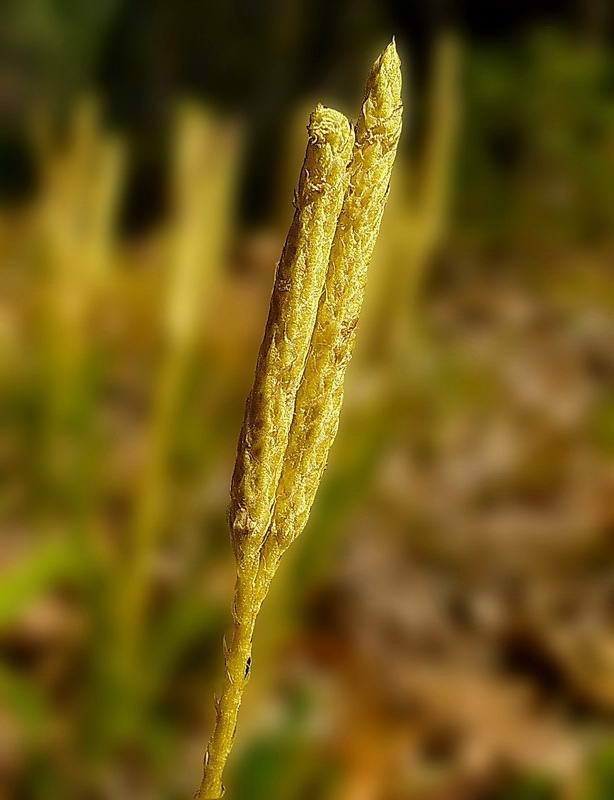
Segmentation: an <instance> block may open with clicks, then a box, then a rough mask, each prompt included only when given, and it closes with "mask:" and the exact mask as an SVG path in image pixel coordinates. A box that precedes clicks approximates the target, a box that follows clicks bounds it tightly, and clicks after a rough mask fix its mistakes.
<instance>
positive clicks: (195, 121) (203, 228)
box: [118, 105, 240, 670]
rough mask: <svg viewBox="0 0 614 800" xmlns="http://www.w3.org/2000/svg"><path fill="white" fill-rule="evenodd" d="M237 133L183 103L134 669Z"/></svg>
mask: <svg viewBox="0 0 614 800" xmlns="http://www.w3.org/2000/svg"><path fill="white" fill-rule="evenodd" d="M239 146H240V136H239V131H238V130H237V129H235V128H234V127H232V126H230V125H228V124H221V123H220V122H219V121H217V120H214V119H212V118H210V117H209V115H208V114H206V113H205V112H204V111H202V110H200V109H198V108H196V107H194V106H191V105H186V106H183V107H182V108H181V109H180V112H179V114H178V118H177V130H176V140H175V154H174V156H175V157H174V163H173V175H172V198H173V219H172V223H171V226H170V230H169V271H168V286H167V292H166V295H165V296H166V298H167V303H166V305H165V307H164V315H163V319H162V324H163V347H162V352H161V360H160V366H159V372H158V374H157V377H156V383H155V387H154V398H153V408H152V414H151V419H150V424H149V429H148V434H147V437H146V441H147V454H146V462H145V467H144V470H143V475H142V479H141V482H140V484H139V487H138V491H137V497H136V507H135V515H134V527H133V531H132V542H131V544H132V553H131V558H130V559H129V564H127V565H126V569H125V586H124V589H125V591H124V593H123V595H122V597H121V598H120V600H121V603H120V606H121V607H120V608H119V609H118V613H119V614H120V615H121V620H120V627H121V629H122V631H123V633H122V639H123V641H122V642H121V643H120V647H121V649H122V650H123V653H122V654H121V657H122V658H123V659H124V660H125V661H126V662H127V663H125V664H124V665H123V669H127V670H130V669H132V670H134V667H135V663H134V653H135V651H136V650H137V649H138V646H139V640H140V635H141V633H142V630H143V626H144V615H145V610H146V604H147V598H148V587H149V584H150V577H151V566H152V561H153V559H154V558H155V549H156V545H157V543H158V542H159V538H160V535H161V532H162V528H163V522H164V512H165V509H166V501H167V493H166V486H167V485H168V480H167V477H168V476H167V470H168V466H169V464H168V460H169V453H170V449H171V446H172V439H173V431H174V429H175V419H176V415H177V410H178V407H179V404H180V399H181V394H182V390H183V387H184V384H185V380H186V374H187V371H188V369H189V366H190V361H191V358H192V355H193V351H194V346H195V341H196V337H197V335H198V332H199V330H200V323H201V320H202V318H203V316H204V314H206V311H207V308H209V307H210V303H211V302H212V297H213V295H214V293H215V291H216V289H217V286H218V283H219V278H220V274H221V270H222V265H223V259H224V251H225V249H226V247H227V244H228V236H229V233H230V231H231V218H232V212H233V196H234V190H235V183H236V177H237V173H238V164H239V160H240V154H239Z"/></svg>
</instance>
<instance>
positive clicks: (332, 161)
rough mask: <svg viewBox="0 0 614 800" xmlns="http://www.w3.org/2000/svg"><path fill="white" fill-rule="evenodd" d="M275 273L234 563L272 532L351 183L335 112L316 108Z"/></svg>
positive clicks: (346, 141) (235, 518) (348, 136)
mask: <svg viewBox="0 0 614 800" xmlns="http://www.w3.org/2000/svg"><path fill="white" fill-rule="evenodd" d="M308 130H309V144H308V147H307V152H306V155H305V162H304V164H303V168H302V171H301V176H300V181H299V187H298V191H297V193H296V196H295V206H296V211H295V214H294V219H293V221H292V224H291V226H290V230H289V233H288V237H287V239H286V243H285V246H284V249H283V253H282V256H281V260H280V262H279V265H278V267H277V274H276V278H275V286H274V288H273V295H272V298H271V305H270V311H269V317H268V321H267V324H266V330H265V334H264V339H263V342H262V345H261V347H260V353H259V355H258V362H257V365H256V375H255V379H254V385H253V388H252V391H251V393H250V395H249V397H248V400H247V405H246V410H245V418H244V421H243V428H242V431H241V436H240V439H239V446H238V452H237V461H236V466H235V471H234V475H233V479H232V488H231V506H230V524H231V532H232V540H233V546H234V549H235V555H236V556H237V561H238V562H239V563H240V562H241V559H242V558H243V557H244V556H246V557H252V558H254V557H255V556H257V555H258V553H259V551H260V548H261V546H262V542H263V540H264V537H265V534H266V531H267V529H268V527H269V523H270V520H271V514H272V509H273V504H274V499H275V491H276V489H277V484H278V481H279V476H280V474H281V468H282V462H283V457H284V452H285V449H286V445H287V442H288V433H289V430H290V425H291V422H292V416H293V414H294V403H295V399H296V392H297V390H298V387H299V383H300V380H301V377H302V375H303V369H304V366H305V360H306V358H307V351H308V349H309V342H310V340H311V335H312V333H313V328H314V324H315V318H316V313H317V310H318V301H319V298H320V295H321V292H322V286H323V284H324V279H325V276H326V270H327V267H328V260H329V255H330V250H331V245H332V241H333V236H334V234H335V228H336V224H337V218H338V216H339V212H340V210H341V205H342V203H343V198H344V195H345V189H346V186H347V181H348V169H347V167H348V163H349V161H350V158H351V155H352V146H353V143H354V136H353V132H352V128H351V125H350V123H349V122H348V120H347V119H346V118H345V117H344V116H343V115H342V114H340V113H339V112H338V111H334V110H332V109H328V108H324V107H323V106H318V107H317V108H316V109H315V111H314V112H313V113H312V115H311V119H310V122H309V129H308Z"/></svg>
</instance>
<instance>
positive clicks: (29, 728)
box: [0, 661, 48, 741]
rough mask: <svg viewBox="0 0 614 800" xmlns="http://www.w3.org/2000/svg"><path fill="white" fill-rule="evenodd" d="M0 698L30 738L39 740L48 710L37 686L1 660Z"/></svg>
mask: <svg viewBox="0 0 614 800" xmlns="http://www.w3.org/2000/svg"><path fill="white" fill-rule="evenodd" d="M0 699H1V701H2V703H3V704H4V705H5V706H6V708H8V709H9V711H10V712H12V714H14V716H15V718H16V719H17V720H18V722H19V723H20V724H21V725H22V726H23V729H24V732H25V733H26V734H27V736H28V738H29V739H30V740H33V741H37V740H38V739H39V738H40V735H41V733H42V731H43V728H44V726H45V721H46V719H47V715H48V710H47V706H46V703H45V701H44V699H43V697H42V696H41V695H40V693H39V692H38V691H37V689H36V687H35V686H33V685H32V684H30V683H28V682H27V681H25V680H23V679H22V678H20V677H19V676H18V675H16V674H15V673H14V672H13V671H12V670H11V669H10V668H9V667H8V666H7V665H6V664H3V663H2V662H1V661H0Z"/></svg>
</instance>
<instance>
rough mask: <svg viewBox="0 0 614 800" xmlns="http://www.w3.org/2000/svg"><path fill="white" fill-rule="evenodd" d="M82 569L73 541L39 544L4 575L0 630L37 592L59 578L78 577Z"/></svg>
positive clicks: (0, 591) (44, 589)
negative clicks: (71, 542)
mask: <svg viewBox="0 0 614 800" xmlns="http://www.w3.org/2000/svg"><path fill="white" fill-rule="evenodd" d="M79 572H80V569H79V564H78V560H77V558H76V554H75V550H74V547H73V546H72V544H70V543H69V542H65V541H64V542H63V541H61V540H54V541H50V542H47V543H45V544H43V545H40V546H39V547H38V549H36V550H34V551H33V552H32V553H31V554H30V555H29V556H28V558H26V559H24V560H23V561H22V562H21V563H19V564H17V565H16V566H15V567H13V568H12V569H10V570H7V571H6V572H5V573H4V574H3V576H2V588H1V589H0V629H2V628H3V627H6V626H7V625H10V624H11V623H12V622H13V621H14V620H15V618H16V617H17V616H18V615H19V614H20V613H21V612H22V610H23V609H24V608H25V607H26V606H27V604H28V603H30V602H31V601H32V600H33V599H34V598H36V597H37V596H38V595H40V594H42V593H43V592H45V591H47V590H48V589H49V588H50V587H52V586H53V585H54V584H56V583H57V582H58V581H60V580H64V579H66V578H69V577H75V576H78V575H79Z"/></svg>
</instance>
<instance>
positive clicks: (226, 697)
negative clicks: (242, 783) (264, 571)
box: [197, 561, 269, 800]
mask: <svg viewBox="0 0 614 800" xmlns="http://www.w3.org/2000/svg"><path fill="white" fill-rule="evenodd" d="M268 584H269V582H268V581H264V582H262V581H260V582H259V581H258V562H257V561H255V562H254V563H253V564H252V565H251V566H250V568H249V569H248V570H246V571H245V570H241V571H240V573H239V575H238V578H237V583H236V586H235V596H234V606H233V631H232V638H231V641H230V646H229V647H228V648H227V651H226V675H225V678H224V684H223V687H222V694H221V695H220V697H219V699H217V701H216V721H215V727H214V729H213V734H212V736H211V739H210V741H209V747H208V748H207V755H206V756H205V770H204V774H203V780H202V783H201V786H200V789H199V792H198V794H197V797H198V798H203V800H204V799H205V798H206V799H207V800H217V798H220V797H222V795H223V794H224V785H223V783H222V774H223V771H224V767H225V766H226V761H227V760H228V756H229V754H230V750H231V748H232V744H233V741H234V736H235V730H236V727H237V718H238V715H239V707H240V705H241V700H242V698H243V691H244V689H245V686H246V684H247V681H248V679H249V675H250V671H251V659H252V640H253V636H254V627H255V624H256V618H257V616H258V612H259V611H260V606H261V605H262V601H263V600H264V597H265V596H266V593H267V590H268Z"/></svg>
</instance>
